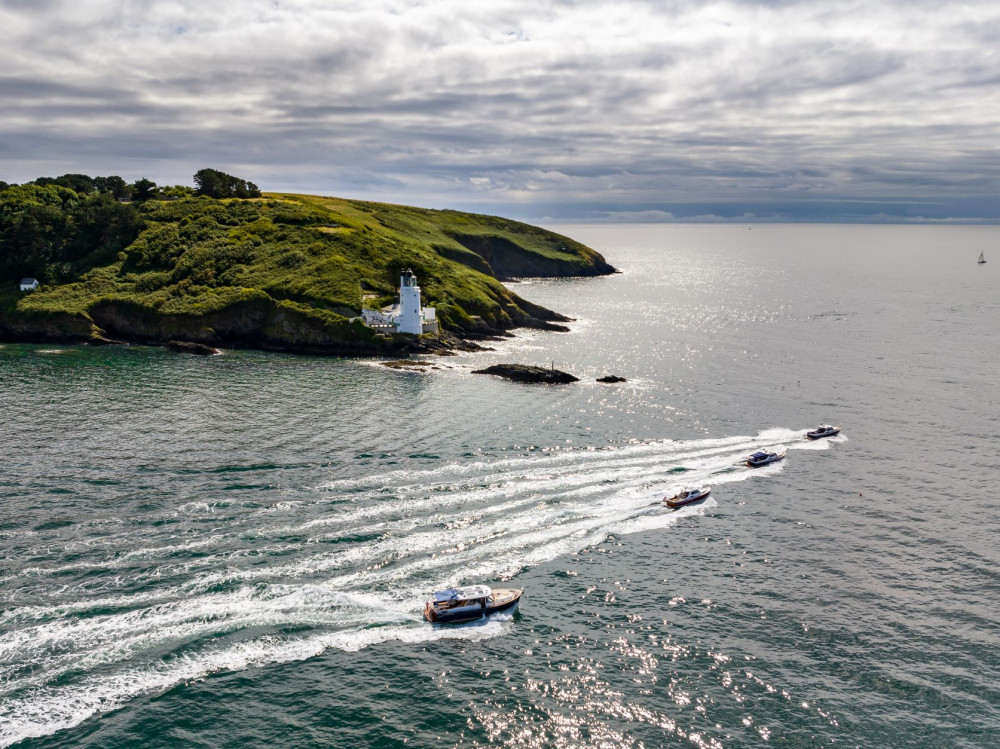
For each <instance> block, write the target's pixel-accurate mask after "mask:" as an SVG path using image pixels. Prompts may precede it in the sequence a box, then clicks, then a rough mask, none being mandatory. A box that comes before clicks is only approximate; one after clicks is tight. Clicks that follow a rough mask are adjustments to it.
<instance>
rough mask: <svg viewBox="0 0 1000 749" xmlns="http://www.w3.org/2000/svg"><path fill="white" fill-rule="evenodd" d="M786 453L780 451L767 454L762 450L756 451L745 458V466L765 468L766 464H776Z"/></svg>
mask: <svg viewBox="0 0 1000 749" xmlns="http://www.w3.org/2000/svg"><path fill="white" fill-rule="evenodd" d="M786 453H787V451H785V450H782V451H781V452H780V453H769V452H766V451H764V450H758V451H757V452H755V453H754V454H753V455H750V456H748V457H747V465H748V466H750V467H751V468H760V467H761V466H766V465H767V464H768V463H777V462H778V461H779V460H781V459H782V458H784V457H785V455H786Z"/></svg>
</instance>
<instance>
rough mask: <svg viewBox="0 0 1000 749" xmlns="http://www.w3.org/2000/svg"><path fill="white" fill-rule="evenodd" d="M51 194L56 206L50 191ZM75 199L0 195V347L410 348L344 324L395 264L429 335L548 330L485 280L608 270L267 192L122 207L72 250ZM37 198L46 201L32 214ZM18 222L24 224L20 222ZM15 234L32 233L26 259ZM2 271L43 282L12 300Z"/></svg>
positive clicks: (528, 233)
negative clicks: (413, 285) (432, 324)
mask: <svg viewBox="0 0 1000 749" xmlns="http://www.w3.org/2000/svg"><path fill="white" fill-rule="evenodd" d="M45 190H48V191H50V192H49V193H43V192H41V191H45ZM56 190H58V191H59V195H58V198H55V197H52V196H53V195H54V194H55V193H54V192H52V191H56ZM74 196H75V194H74V193H73V192H72V191H71V190H68V189H67V188H64V187H59V188H56V187H54V186H47V187H35V186H31V187H30V189H29V187H28V186H22V187H16V188H9V189H7V190H4V191H0V249H2V251H3V252H5V253H6V255H4V256H0V261H2V262H4V263H6V265H5V267H6V269H7V270H6V272H7V273H8V274H14V275H10V276H9V277H8V278H6V279H4V280H3V282H2V284H0V288H2V290H0V339H4V340H87V339H98V340H99V339H100V338H110V339H118V340H129V341H142V342H151V343H161V342H163V341H166V340H169V339H172V338H183V339H185V340H192V341H200V342H204V343H210V344H215V345H223V346H225V345H242V346H254V347H263V348H284V349H292V350H314V351H325V352H330V353H372V352H376V353H377V352H379V351H382V350H386V349H389V348H394V347H401V346H402V347H406V346H411V347H412V346H413V345H414V341H412V340H411V339H408V337H406V336H401V335H396V336H394V337H393V338H394V339H395V340H392V339H386V338H385V337H383V336H377V335H376V334H374V333H373V332H372V331H371V330H369V329H368V328H366V327H364V326H363V325H361V324H360V323H358V322H354V323H351V322H349V319H350V318H352V317H355V316H357V315H358V314H360V310H361V309H362V307H363V306H365V307H379V306H382V305H385V304H389V303H391V302H392V301H393V299H394V297H395V294H396V287H397V285H398V279H399V272H400V271H401V270H403V269H405V268H412V269H413V270H414V272H415V273H416V274H417V277H418V279H419V282H420V286H421V288H422V291H423V298H424V303H425V304H428V305H432V306H435V307H436V308H437V313H438V318H439V320H440V322H441V325H442V328H443V329H444V330H445V331H448V332H450V333H452V334H455V335H457V336H459V337H469V336H473V337H474V336H478V335H488V334H493V333H497V332H501V331H505V330H509V329H511V328H514V327H521V326H531V327H553V326H554V324H555V323H558V322H559V321H560V320H562V319H564V318H562V317H561V316H560V315H558V314H556V313H554V312H551V311H549V310H546V309H544V308H542V307H539V306H538V305H534V304H531V303H530V302H527V301H525V300H523V299H521V298H520V297H518V296H517V295H516V294H514V293H513V292H511V291H510V290H508V289H507V288H505V287H504V286H503V284H501V283H500V282H499V281H498V280H497V279H498V278H511V277H518V276H520V277H527V276H543V275H544V276H550V275H561V276H569V275H597V274H602V273H609V272H612V271H613V269H612V268H611V267H610V266H608V265H607V263H605V262H604V259H603V258H602V257H601V256H600V255H598V254H597V253H596V252H594V251H592V250H590V249H589V248H587V247H585V246H583V245H581V244H579V243H578V242H575V241H573V240H571V239H569V238H567V237H563V236H561V235H558V234H554V233H552V232H548V231H545V230H542V229H539V228H537V227H533V226H528V225H525V224H521V223H518V222H514V221H508V220H505V219H500V218H495V217H489V216H480V215H476V214H469V213H461V212H457V211H433V210H426V209H418V208H410V207H406V206H395V205H386V204H379V203H364V202H357V201H349V200H341V199H337V198H324V197H316V196H308V195H289V194H273V193H268V194H264V195H263V197H261V198H257V199H216V198H209V197H184V198H180V199H173V200H150V201H147V202H143V203H141V204H137V205H135V206H134V208H133V207H132V206H129V210H133V211H135V212H136V213H137V220H136V222H135V226H134V227H133V226H131V225H130V224H128V223H127V222H124V219H122V218H121V217H118V221H119V224H121V225H122V226H123V227H125V228H123V229H122V230H121V231H118V232H117V233H114V234H113V236H112V234H108V236H107V237H104V238H103V239H102V237H101V236H100V233H99V232H97V234H95V235H94V236H91V235H90V234H88V235H86V237H87V241H88V242H90V244H86V243H84V242H83V240H80V239H78V238H76V235H75V234H74V233H73V231H74V227H76V226H77V225H78V224H79V225H82V223H81V220H80V219H75V218H73V216H76V214H78V213H81V209H80V205H81V204H87V205H89V203H93V204H95V205H97V204H98V201H97V198H95V197H94V196H89V197H85V196H82V195H81V196H76V197H74ZM74 199H75V200H76V202H74ZM35 200H37V201H42V202H45V201H48V203H47V204H46V206H45V211H41V209H36V207H35V206H34V204H33V203H32V201H35ZM60 201H61V205H62V208H61V209H60V208H59V205H60ZM87 201H89V203H87ZM105 203H107V201H105ZM50 204H51V205H50ZM101 205H102V206H103V208H102V210H106V211H111V212H114V211H115V210H116V209H115V208H114V206H113V205H111V204H110V203H108V204H107V205H105V204H101ZM25 206H27V207H25ZM59 210H62V211H63V213H64V214H66V215H68V216H70V218H69V219H66V220H64V222H63V223H62V224H59V226H60V227H61V229H60V231H61V232H62V233H58V232H56V233H51V232H50V233H49V234H46V233H45V231H44V229H45V228H46V227H47V224H45V221H47V220H55V217H56V216H57V214H58V212H59ZM18 211H21V212H20V213H18ZM91 212H93V211H92V210H91ZM29 214H30V217H31V218H32V221H33V222H34V223H29V222H28V221H27V219H26V218H25V216H27V215H29ZM116 215H117V214H116ZM37 216H42V218H40V219H39V218H37ZM46 216H47V217H48V218H45V217H46ZM12 217H13V218H12ZM15 219H16V220H15ZM74 221H75V222H76V223H74ZM5 222H6V223H5ZM18 222H19V223H18ZM40 222H41V223H40ZM97 225H98V226H100V225H101V224H100V223H99V222H98V223H97ZM25 226H27V227H28V228H25ZM39 226H41V227H42V228H41V229H39ZM15 230H16V231H15ZM29 230H30V231H29ZM18 231H19V232H21V234H20V235H19V234H17V232H18ZM53 231H54V230H53ZM128 231H131V234H128V233H126V232H128ZM25 232H29V234H25ZM31 232H34V233H31ZM92 234H93V232H92ZM19 236H30V237H32V238H33V240H32V241H34V243H35V245H36V246H35V248H34V250H33V251H34V253H35V254H34V255H29V252H28V249H29V248H26V247H24V243H25V242H26V241H27V240H18V237H19ZM38 237H42V239H38ZM46 237H49V238H48V239H46ZM52 237H59V240H58V241H59V242H61V243H62V244H60V248H63V249H61V250H59V251H56V250H55V249H53V247H52V246H41V245H38V243H39V242H42V244H43V245H44V242H46V241H47V242H49V243H50V244H51V243H52V242H55V241H56V239H53V238H52ZM122 237H125V238H126V239H125V240H123V239H122ZM133 237H134V239H133ZM127 240H131V241H128V243H127V244H124V243H125V241H127ZM19 241H20V242H21V243H20V244H18V242H19ZM73 242H76V244H73ZM115 242H117V243H118V244H115ZM122 244H124V246H120V245H122ZM73 247H75V248H77V249H75V250H73V251H70V249H67V248H73ZM57 249H58V248H57ZM60 252H62V255H60ZM63 256H65V258H67V259H65V261H64V262H61V263H54V262H49V263H47V264H44V267H34V266H32V265H31V261H30V258H31V257H36V258H48V259H49V260H50V261H51V260H52V259H53V258H60V257H63ZM39 264H42V263H41V261H38V260H36V261H35V265H39ZM15 275H17V276H19V275H26V276H29V275H33V276H36V277H38V278H39V279H40V280H42V281H43V286H42V287H41V288H40V289H39V290H37V291H35V292H31V293H28V294H21V293H19V292H18V291H17V285H16V284H17V281H18V278H17V277H15Z"/></svg>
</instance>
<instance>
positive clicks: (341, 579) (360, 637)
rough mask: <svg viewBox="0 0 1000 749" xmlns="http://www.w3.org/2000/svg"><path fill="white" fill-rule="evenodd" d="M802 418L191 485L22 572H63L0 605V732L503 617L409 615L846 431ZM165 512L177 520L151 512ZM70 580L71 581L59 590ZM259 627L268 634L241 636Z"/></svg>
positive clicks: (668, 515) (716, 498) (27, 731)
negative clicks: (444, 619)
mask: <svg viewBox="0 0 1000 749" xmlns="http://www.w3.org/2000/svg"><path fill="white" fill-rule="evenodd" d="M803 434H804V430H791V429H780V428H774V429H768V430H765V431H763V432H761V433H760V434H758V435H756V436H735V437H726V438H721V439H699V440H690V441H656V442H647V443H638V444H627V445H620V446H616V447H613V448H608V449H602V450H594V449H576V450H574V449H568V450H567V449H563V450H559V451H552V452H547V453H542V454H530V455H522V456H518V457H514V458H508V459H501V460H496V461H487V460H477V461H471V462H467V463H452V464H446V465H442V466H439V467H436V468H433V469H429V470H423V471H416V472H414V471H393V472H388V473H382V474H378V475H371V476H363V477H360V478H357V479H345V480H338V481H333V482H329V483H326V484H324V485H323V486H321V487H319V488H317V489H312V490H302V492H301V493H300V495H297V496H293V497H292V498H290V499H289V498H287V497H286V498H284V499H283V501H282V503H281V504H280V506H274V505H272V506H268V507H267V508H256V507H254V508H249V509H248V508H244V507H242V506H239V505H237V506H227V507H224V508H219V513H218V514H219V517H218V520H217V522H215V523H213V524H212V525H211V527H209V528H205V529H204V531H202V530H201V526H199V525H197V524H196V522H197V521H196V519H195V517H194V516H191V515H189V514H187V513H190V512H191V511H192V510H194V509H196V508H198V505H197V504H196V503H191V502H189V503H188V504H189V505H190V507H189V508H188V509H187V510H184V511H183V512H180V511H179V510H180V509H183V508H178V509H173V510H171V509H169V508H166V509H164V510H163V512H162V513H161V514H160V515H154V517H153V520H152V521H151V522H148V523H146V524H145V525H143V526H142V527H141V528H138V529H136V528H125V527H122V528H120V529H118V530H116V531H112V532H111V535H109V536H105V537H104V538H102V539H100V543H99V544H97V545H95V546H93V547H92V548H89V549H87V553H88V554H89V556H87V557H86V558H84V559H82V560H80V561H75V562H73V563H72V564H70V565H65V564H61V565H60V564H53V565H50V566H46V565H44V564H33V565H31V566H30V567H27V568H25V569H22V570H21V571H20V572H19V574H20V575H23V576H26V577H28V578H35V577H45V576H48V575H60V576H65V578H66V580H65V585H64V586H62V587H61V588H60V597H61V599H60V602H59V603H55V602H53V604H52V605H45V604H44V602H39V601H35V602H33V603H31V604H30V605H20V606H19V605H14V606H11V607H8V608H7V609H6V610H4V611H3V612H2V613H0V622H3V624H4V628H5V630H6V631H4V632H3V633H2V634H0V745H2V746H6V745H9V744H12V743H15V742H17V741H19V740H21V739H24V738H27V737H31V736H41V735H45V734H49V733H52V732H54V731H58V730H61V729H64V728H67V727H70V726H73V725H76V724H78V723H80V722H81V721H83V720H86V719H87V718H88V717H90V716H92V715H94V714H96V713H100V712H106V711H108V710H114V709H116V708H118V707H120V706H121V705H122V704H124V703H125V702H127V701H128V700H130V699H132V698H134V697H136V696H138V695H142V694H146V693H150V692H156V691H162V690H164V689H167V688H169V687H170V686H172V685H175V684H178V683H182V682H184V681H188V680H191V679H197V678H200V677H203V676H205V675H206V674H210V673H213V672H217V671H222V670H239V669H244V668H250V667H254V666H261V665H266V664H272V663H281V662H288V661H293V660H300V659H303V658H308V657H311V656H314V655H316V654H318V653H321V652H322V651H323V650H325V649H327V648H341V649H344V650H356V649H360V648H363V647H367V646H369V645H372V644H375V643H380V642H385V641H387V640H401V641H404V642H412V643H419V642H426V641H429V640H433V639H439V638H467V639H478V638H483V637H494V636H497V635H500V634H502V633H503V632H504V631H505V630H506V628H507V627H509V626H511V624H510V617H509V616H505V617H495V618H493V619H491V620H490V621H487V622H484V623H481V624H478V625H476V626H471V627H457V628H455V627H452V628H437V627H431V626H429V625H427V624H425V623H423V622H422V620H421V616H420V610H421V607H422V602H423V601H424V600H425V599H426V598H427V596H428V594H429V593H430V591H431V590H433V589H435V588H437V587H440V586H444V585H450V584H457V583H463V582H476V581H484V582H492V581H494V580H497V579H503V578H509V577H511V576H514V575H516V574H517V573H518V572H519V571H520V570H522V569H524V568H526V567H529V566H532V565H536V564H539V563H542V562H546V561H549V560H552V559H556V558H558V557H561V556H564V555H567V554H572V553H575V552H579V551H581V550H583V549H585V548H588V547H592V546H594V545H596V544H600V543H601V542H602V541H604V540H605V539H606V538H607V537H608V535H609V534H614V535H616V536H620V535H625V534H629V533H636V532H640V531H652V530H663V529H666V528H669V527H670V526H672V525H674V524H676V523H677V522H678V521H679V520H681V519H683V518H690V517H693V516H697V515H702V514H704V513H706V512H707V511H709V510H711V509H712V508H715V507H717V506H719V505H720V504H722V503H725V502H726V501H727V499H726V492H725V490H724V489H723V488H722V487H724V486H725V485H727V484H736V483H738V482H741V481H744V480H746V479H748V478H751V477H754V476H756V477H767V476H773V475H775V474H777V473H780V472H781V470H782V464H780V463H779V464H775V465H772V466H768V467H766V468H763V469H756V470H754V469H749V468H747V467H746V466H745V465H743V463H742V460H743V458H745V456H746V455H747V454H748V453H749V452H751V451H753V450H755V449H759V448H775V447H778V446H781V445H790V446H791V447H794V448H797V449H798V448H801V449H813V450H816V449H828V448H829V447H830V445H831V444H832V443H833V442H834V441H843V439H845V438H836V440H826V441H820V442H815V443H805V442H804V440H803ZM703 484H711V485H713V487H714V491H713V495H712V497H710V498H709V499H708V500H706V501H705V502H702V503H700V504H698V505H692V506H689V507H686V508H682V509H680V510H677V511H670V510H668V509H667V508H665V507H664V505H663V504H662V498H663V497H664V496H666V495H669V494H672V493H674V492H675V491H677V490H678V489H680V488H681V487H682V486H683V485H703ZM317 495H319V496H317ZM186 507H187V505H186ZM167 515H173V517H174V518H175V522H173V523H170V524H161V523H160V522H158V518H159V517H162V516H167ZM202 534H203V535H202ZM51 542H52V541H51V539H50V540H49V543H51ZM206 552H209V553H206ZM95 579H96V580H98V581H99V583H98V584H95V582H94V580H95ZM150 586H152V589H150ZM67 590H69V591H72V592H73V595H75V596H78V600H77V601H75V602H73V603H69V604H67V603H65V597H66V592H67ZM39 596H40V597H44V595H43V593H39ZM527 600H530V592H529V595H528V597H527ZM258 629H263V630H265V631H269V632H271V633H272V634H266V635H263V636H256V637H253V638H251V639H246V637H245V634H246V633H248V632H249V631H251V630H258ZM289 630H295V631H296V634H288V632H289ZM241 633H243V634H241ZM164 653H167V655H163V654H164Z"/></svg>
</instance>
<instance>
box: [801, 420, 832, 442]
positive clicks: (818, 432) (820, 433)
mask: <svg viewBox="0 0 1000 749" xmlns="http://www.w3.org/2000/svg"><path fill="white" fill-rule="evenodd" d="M837 434H840V427H839V426H836V427H835V426H831V425H829V424H820V425H819V426H818V427H816V428H815V429H813V430H812V431H811V432H806V437H807V438H808V439H811V440H818V439H823V437H833V436H834V435H837Z"/></svg>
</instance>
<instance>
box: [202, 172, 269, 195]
mask: <svg viewBox="0 0 1000 749" xmlns="http://www.w3.org/2000/svg"><path fill="white" fill-rule="evenodd" d="M194 189H195V192H196V193H197V194H198V195H205V196H206V197H209V198H259V197H260V188H259V187H257V185H255V184H254V183H253V182H247V181H246V180H245V179H240V178H239V177H234V176H233V175H231V174H226V173H225V172H220V171H218V170H217V169H199V170H198V171H197V172H195V175H194Z"/></svg>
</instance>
